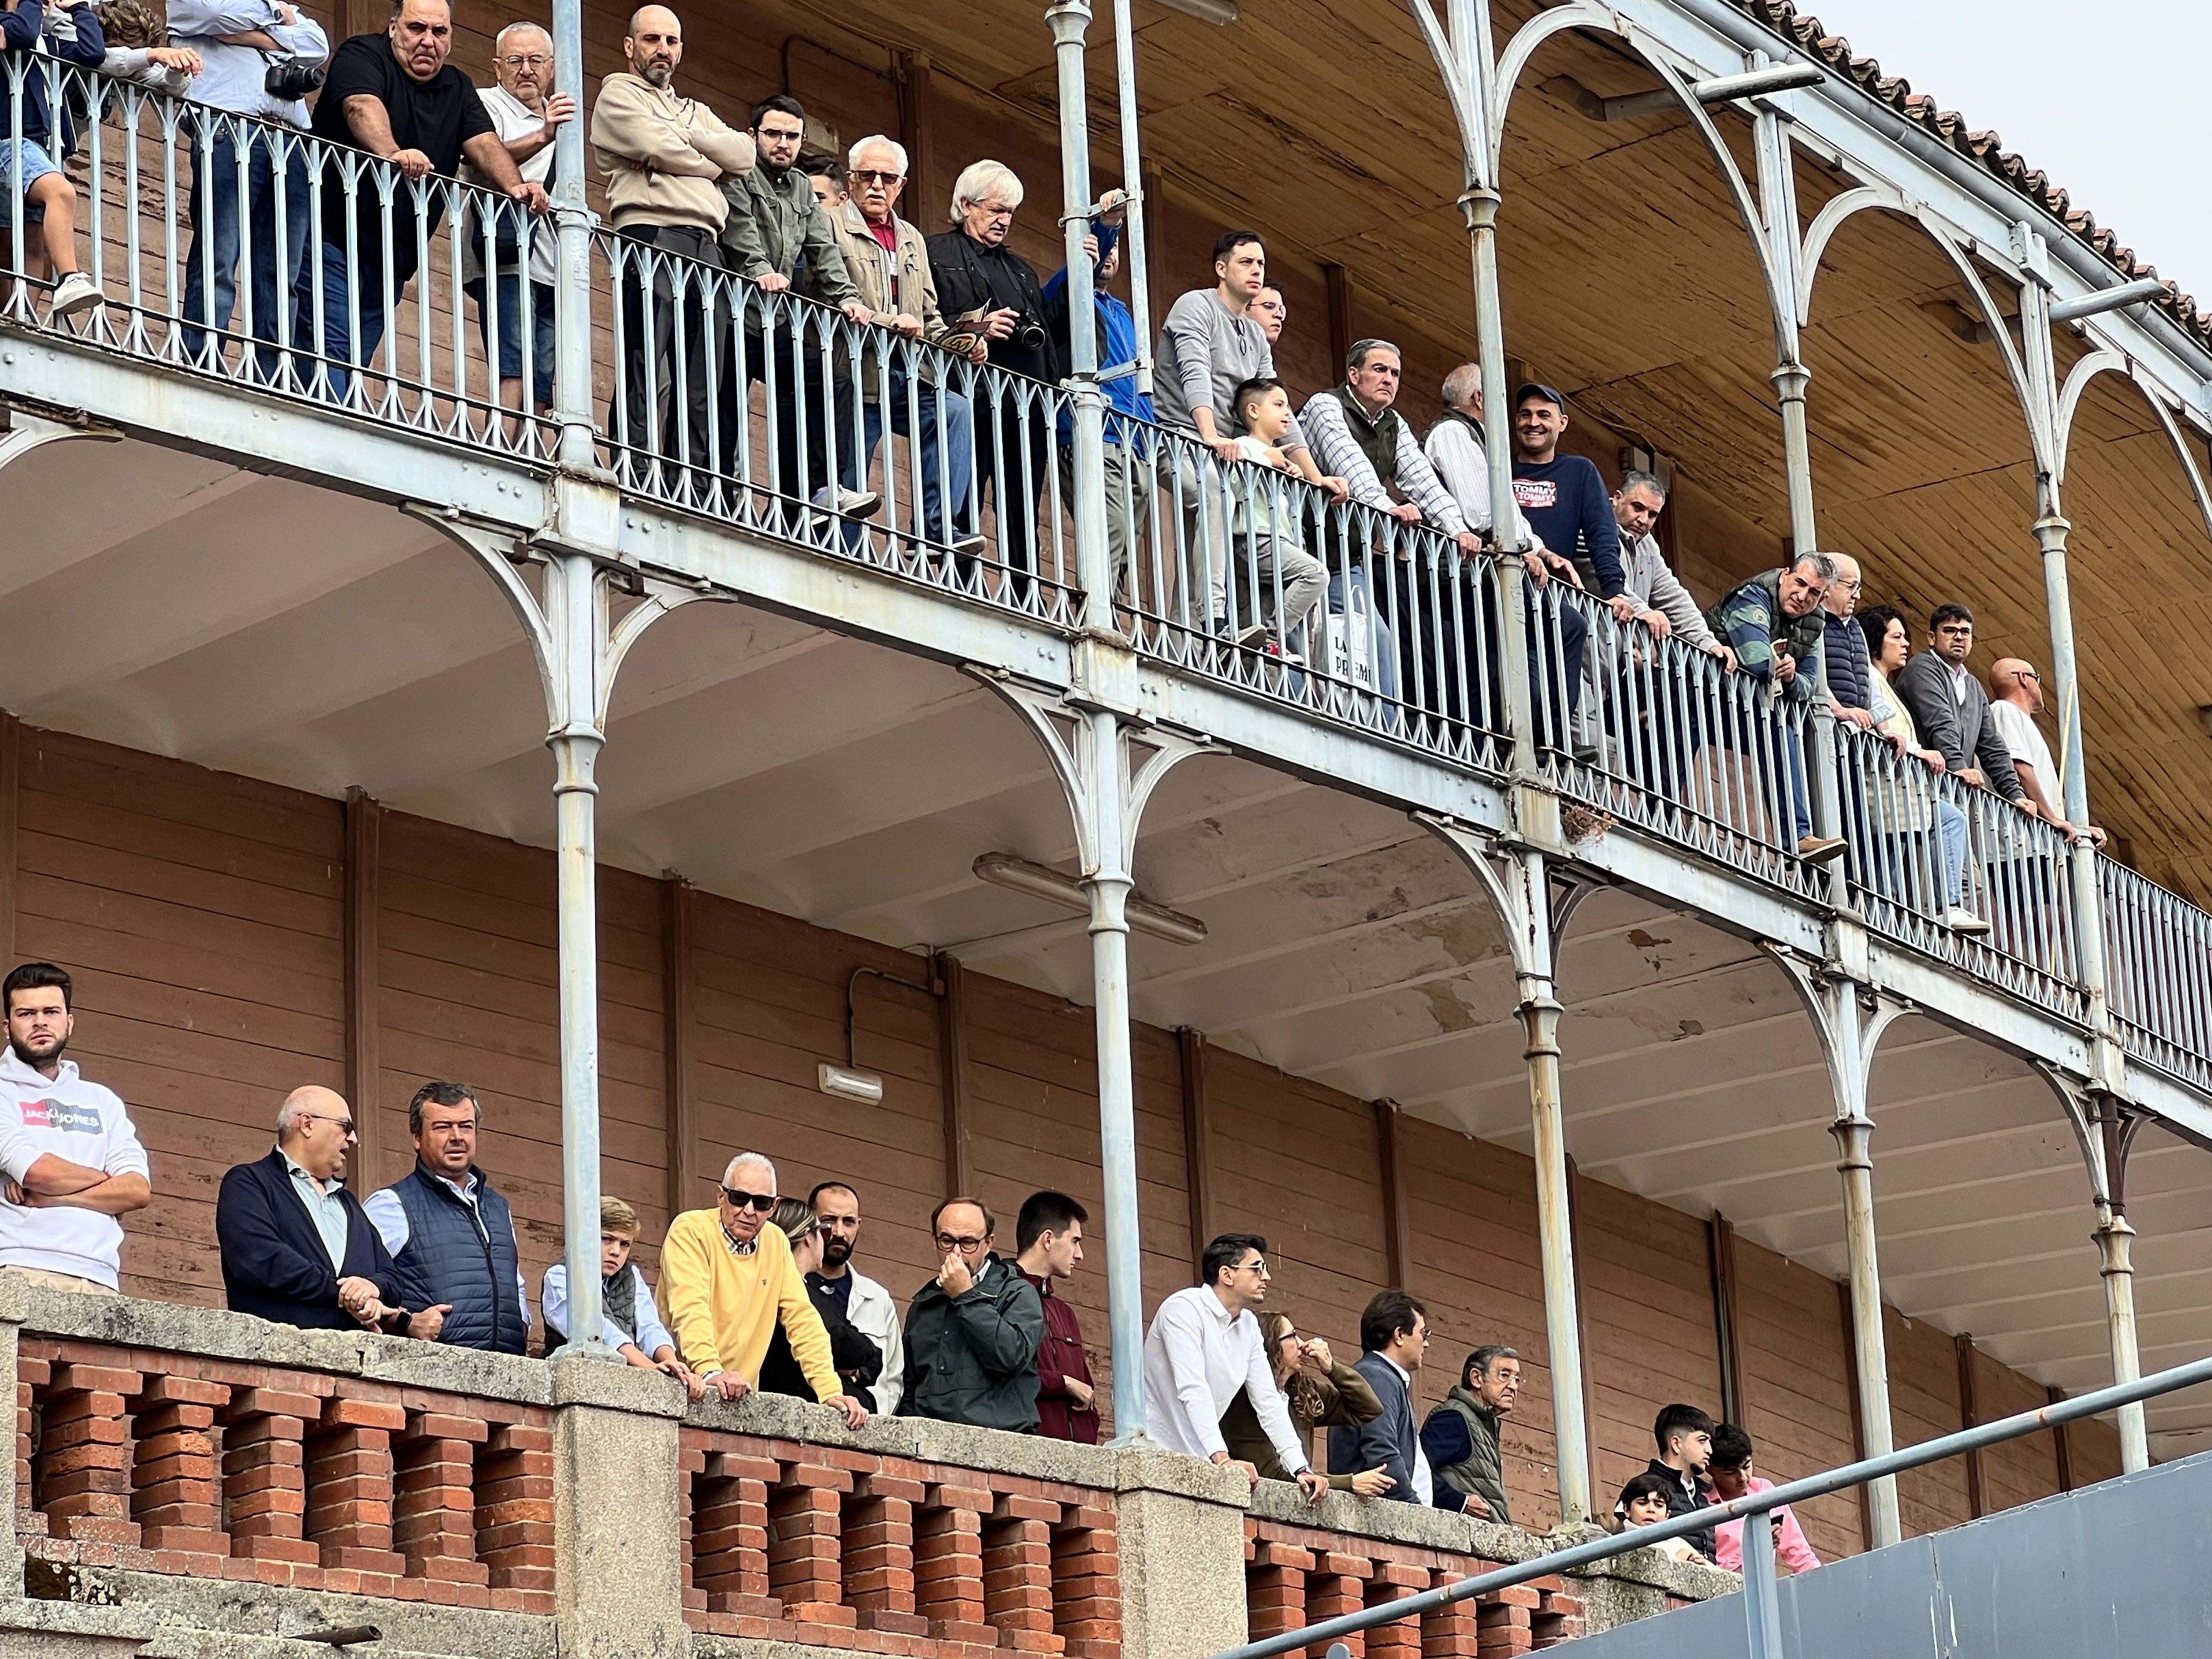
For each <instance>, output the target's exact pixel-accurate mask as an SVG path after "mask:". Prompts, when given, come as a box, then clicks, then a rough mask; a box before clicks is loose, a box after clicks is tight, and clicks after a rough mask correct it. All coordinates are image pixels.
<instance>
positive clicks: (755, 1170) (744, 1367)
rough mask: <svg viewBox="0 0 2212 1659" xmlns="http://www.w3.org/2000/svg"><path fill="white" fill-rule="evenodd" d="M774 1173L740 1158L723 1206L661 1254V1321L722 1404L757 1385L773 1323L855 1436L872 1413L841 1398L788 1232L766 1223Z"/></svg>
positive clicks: (728, 1174)
mask: <svg viewBox="0 0 2212 1659" xmlns="http://www.w3.org/2000/svg"><path fill="white" fill-rule="evenodd" d="M775 1200H776V1194H775V1165H774V1164H770V1163H769V1161H768V1160H767V1159H766V1158H763V1157H761V1156H760V1155H759V1154H758V1153H757V1152H740V1153H738V1156H737V1157H736V1158H732V1159H731V1160H730V1164H729V1167H728V1169H726V1170H724V1171H723V1175H722V1201H721V1203H720V1205H719V1206H716V1207H715V1208H714V1209H711V1210H687V1211H685V1212H684V1213H683V1214H682V1215H679V1216H678V1217H677V1218H676V1219H675V1220H674V1221H672V1222H671V1223H670V1224H669V1227H668V1237H667V1238H666V1240H665V1242H664V1243H662V1245H661V1247H660V1310H661V1316H662V1318H663V1319H664V1320H665V1322H666V1323H667V1326H668V1328H669V1330H670V1331H671V1332H672V1333H673V1334H674V1335H675V1337H676V1346H677V1347H678V1350H679V1351H681V1352H682V1353H683V1356H684V1364H687V1365H689V1366H690V1367H691V1369H692V1370H695V1371H696V1372H697V1373H698V1374H699V1378H700V1381H702V1382H703V1383H706V1384H707V1385H708V1387H709V1388H710V1389H713V1390H714V1391H715V1392H716V1393H718V1394H720V1395H721V1397H722V1398H723V1399H725V1400H738V1399H742V1398H743V1397H744V1395H747V1394H749V1393H750V1392H751V1391H752V1389H754V1388H755V1387H756V1386H757V1384H758V1383H759V1382H760V1369H761V1361H762V1359H763V1358H765V1357H766V1355H767V1353H768V1344H769V1336H770V1335H771V1334H773V1333H774V1332H775V1327H776V1324H777V1322H779V1321H781V1322H782V1325H783V1334H784V1337H785V1340H787V1341H788V1342H789V1343H790V1344H791V1352H792V1354H793V1358H796V1359H797V1360H798V1361H799V1370H801V1371H802V1372H803V1373H805V1377H806V1381H807V1383H808V1384H809V1385H810V1386H811V1388H812V1389H813V1390H814V1392H815V1395H816V1397H817V1398H818V1399H819V1400H820V1401H822V1402H823V1404H824V1405H826V1406H830V1407H836V1409H837V1410H838V1411H839V1412H840V1413H842V1414H843V1416H844V1418H845V1420H846V1422H847V1423H848V1425H851V1426H852V1427H854V1428H858V1427H860V1425H861V1424H862V1423H865V1422H866V1421H867V1416H868V1414H867V1412H866V1408H865V1407H862V1406H861V1405H860V1402H859V1401H855V1400H853V1399H852V1398H850V1397H849V1396H848V1395H846V1393H845V1385H844V1384H843V1383H842V1382H841V1381H839V1379H838V1376H837V1370H836V1366H835V1365H834V1364H832V1363H831V1361H830V1357H829V1332H828V1331H827V1330H826V1329H824V1328H823V1324H822V1316H821V1315H820V1314H818V1313H817V1312H816V1311H815V1309H814V1304H813V1303H812V1302H811V1300H810V1299H809V1298H808V1297H807V1294H806V1283H805V1279H802V1278H801V1277H800V1275H799V1264H798V1263H797V1262H795V1261H793V1260H792V1255H791V1244H790V1242H789V1241H788V1240H787V1239H786V1238H785V1237H784V1236H783V1234H782V1232H781V1231H780V1230H779V1229H777V1228H775V1227H771V1226H769V1225H765V1224H766V1222H767V1220H768V1215H769V1211H771V1210H773V1209H774V1208H775Z"/></svg>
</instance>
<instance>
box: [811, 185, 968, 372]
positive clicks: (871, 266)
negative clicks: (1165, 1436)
mask: <svg viewBox="0 0 2212 1659" xmlns="http://www.w3.org/2000/svg"><path fill="white" fill-rule="evenodd" d="M829 222H830V225H831V227H832V228H834V229H835V230H836V233H837V247H838V250H839V252H842V253H843V254H844V256H845V269H846V270H847V272H848V274H849V275H850V276H852V279H853V286H854V288H856V289H859V290H860V303H861V304H863V305H865V306H866V307H867V308H868V309H869V310H870V311H872V312H874V313H876V323H877V325H878V327H888V325H890V319H892V317H894V316H895V315H896V314H898V313H901V312H903V313H905V314H906V315H908V316H909V317H919V318H921V337H922V338H923V339H925V340H927V342H929V343H931V344H932V345H934V344H936V343H937V342H939V340H942V339H943V338H944V337H945V336H946V335H947V334H950V333H951V326H950V325H947V324H946V322H945V313H943V312H941V311H939V309H938V308H937V279H936V278H935V277H934V276H931V275H930V272H929V249H928V248H927V246H924V244H923V242H922V239H921V231H919V230H917V229H916V228H915V227H914V226H912V225H910V224H908V222H906V221H905V220H903V219H900V218H897V217H896V216H894V217H893V220H892V222H893V223H894V224H896V226H897V227H898V235H897V240H898V252H896V253H895V254H893V255H892V256H891V257H890V262H889V263H890V265H892V266H893V267H895V269H894V270H890V271H886V270H885V260H884V246H883V244H882V243H880V242H878V240H876V239H875V238H874V237H873V236H872V235H870V234H868V220H867V216H866V214H864V213H862V212H861V211H860V204H859V203H858V202H854V201H851V200H848V201H847V202H846V203H845V204H844V205H843V206H842V207H841V208H839V209H838V210H836V212H834V213H832V214H831V215H830V216H829ZM886 276H889V277H890V280H889V281H888V282H887V281H886V280H885V278H886ZM893 361H894V362H898V361H901V360H900V359H897V358H894V359H893ZM921 379H922V380H924V381H925V382H928V383H934V382H935V380H936V379H937V373H936V369H935V368H934V367H933V365H932V364H931V363H930V362H929V354H927V353H924V354H923V356H922V365H921ZM861 384H862V386H864V387H865V388H866V393H865V395H866V398H867V400H868V401H869V402H871V403H873V402H874V401H875V400H876V392H877V385H878V382H877V376H876V370H875V368H874V365H873V363H872V362H871V363H869V364H868V365H867V366H866V368H865V369H864V371H863V374H862V376H861Z"/></svg>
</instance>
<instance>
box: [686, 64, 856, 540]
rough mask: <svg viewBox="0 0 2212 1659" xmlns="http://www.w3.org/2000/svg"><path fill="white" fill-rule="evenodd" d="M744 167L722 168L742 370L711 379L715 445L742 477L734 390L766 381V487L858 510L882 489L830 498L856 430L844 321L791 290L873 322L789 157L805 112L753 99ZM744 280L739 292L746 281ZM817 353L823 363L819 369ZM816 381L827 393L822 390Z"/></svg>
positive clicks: (795, 156) (852, 318)
mask: <svg viewBox="0 0 2212 1659" xmlns="http://www.w3.org/2000/svg"><path fill="white" fill-rule="evenodd" d="M752 139H753V149H754V155H755V156H756V158H757V159H756V161H755V164H754V167H753V169H752V171H751V172H750V173H741V174H736V175H732V174H725V175H724V176H723V178H722V180H721V186H722V194H723V195H724V196H725V197H727V198H728V199H729V204H730V211H729V216H728V217H727V218H726V219H724V220H723V222H722V235H721V245H722V262H723V264H726V265H727V266H728V267H729V268H730V269H731V270H734V271H735V272H737V274H738V281H739V287H738V289H737V297H736V298H735V299H734V301H733V303H735V304H737V305H738V306H739V307H742V312H743V317H744V329H743V330H742V331H740V333H739V334H738V340H739V341H740V342H741V343H740V345H739V350H740V352H741V353H742V355H743V357H744V367H743V369H742V372H741V373H738V374H724V376H723V377H722V397H721V403H722V416H721V419H722V445H723V448H724V449H725V451H726V452H727V462H728V471H731V472H732V473H737V474H738V475H739V476H742V471H741V458H740V455H739V452H740V451H742V450H743V449H744V448H745V447H746V442H745V440H746V427H747V424H748V422H747V420H746V413H745V409H744V403H745V398H744V388H745V386H748V385H750V383H752V382H754V381H757V380H765V381H767V382H768V384H769V410H770V415H769V447H770V449H771V450H772V451H773V453H774V454H775V476H776V488H777V489H779V490H780V491H781V492H782V494H783V495H784V497H785V500H786V502H787V504H788V503H790V502H795V501H800V500H805V499H809V498H812V499H815V500H816V501H817V504H819V505H823V506H828V507H831V509H832V510H833V511H836V512H840V513H848V514H850V515H851V516H853V517H855V518H866V516H867V515H868V514H869V513H872V512H874V511H875V510H876V508H877V507H878V506H880V505H881V504H882V497H881V496H879V495H872V494H871V493H869V492H867V491H866V490H855V489H848V490H846V491H845V492H844V494H843V495H842V498H838V497H836V495H835V486H834V485H831V484H830V483H829V480H830V478H831V477H833V476H834V475H835V474H836V471H837V461H838V459H839V453H838V449H839V446H840V445H841V444H842V446H843V447H846V448H848V449H849V448H851V447H853V446H854V444H855V443H856V442H857V441H858V439H859V434H858V432H857V431H856V430H855V428H854V422H853V418H852V401H853V384H852V371H851V369H850V368H849V367H848V364H849V361H850V358H851V356H852V354H851V352H850V350H849V349H848V347H847V343H846V339H845V336H846V334H847V332H848V331H847V330H846V329H843V328H841V327H838V326H836V320H835V319H833V318H830V317H829V316H828V315H826V314H825V313H822V312H819V311H817V310H816V309H815V308H814V307H811V306H809V305H806V304H805V303H804V301H802V300H801V298H800V297H799V296H801V295H804V296H805V299H808V300H818V301H821V302H822V303H823V305H825V306H835V307H837V309H838V310H840V311H842V312H843V313H845V317H846V319H847V320H848V322H849V323H852V324H854V325H865V324H866V323H868V322H870V321H872V320H873V318H874V313H872V312H871V311H870V310H869V309H868V307H867V306H866V304H865V303H863V302H862V301H861V299H860V290H859V289H856V288H854V286H853V278H852V276H851V274H850V273H849V272H848V270H846V268H845V256H844V254H843V253H842V252H841V251H840V250H839V248H838V246H837V235H836V232H835V231H834V230H832V229H831V228H830V227H829V216H828V215H827V214H825V213H823V210H822V204H821V202H820V201H819V199H817V197H816V196H815V194H814V185H813V184H812V182H811V180H810V179H808V178H807V176H806V171H805V168H803V167H799V165H798V162H799V146H800V145H801V144H803V143H805V139H806V112H805V110H804V109H802V108H801V107H800V106H799V100H797V99H796V98H793V97H791V96H789V95H788V94H783V93H778V94H775V96H773V97H770V98H764V99H763V100H761V101H760V102H759V103H757V104H756V105H754V106H753V125H752ZM748 286H749V287H750V291H748ZM824 362H827V364H828V365H829V374H827V375H826V376H825V375H824V374H823V364H824ZM825 386H826V391H825Z"/></svg>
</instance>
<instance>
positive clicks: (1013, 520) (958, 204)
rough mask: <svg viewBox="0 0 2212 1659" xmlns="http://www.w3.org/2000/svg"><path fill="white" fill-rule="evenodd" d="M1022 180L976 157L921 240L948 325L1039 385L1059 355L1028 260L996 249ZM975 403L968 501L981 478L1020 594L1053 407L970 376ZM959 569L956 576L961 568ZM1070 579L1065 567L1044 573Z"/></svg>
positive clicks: (997, 363) (1052, 379)
mask: <svg viewBox="0 0 2212 1659" xmlns="http://www.w3.org/2000/svg"><path fill="white" fill-rule="evenodd" d="M1021 204H1022V181H1021V180H1020V179H1017V178H1016V177H1015V176H1014V174H1013V172H1012V169H1011V168H1009V167H1006V166H1005V165H1004V164H1003V163H1000V162H998V161H977V162H975V163H973V164H972V165H971V166H969V167H968V168H967V169H966V170H965V171H964V172H963V173H961V175H960V177H959V178H958V179H957V180H956V181H955V182H954V184H953V186H952V222H953V225H954V227H955V228H953V229H951V230H947V231H940V232H939V234H936V235H934V236H933V237H931V238H930V239H929V270H930V274H931V276H933V277H934V278H935V279H936V283H937V302H938V305H939V308H941V309H942V310H943V311H944V313H945V316H946V317H948V318H949V319H951V321H952V326H953V327H954V328H955V329H956V330H957V331H960V332H962V333H968V334H975V335H980V336H981V337H982V339H983V342H984V343H985V345H986V346H987V347H988V349H989V353H990V356H989V362H990V365H991V367H992V368H1000V369H1005V370H1006V371H1008V372H1009V373H1011V374H1023V375H1027V376H1028V377H1029V378H1030V380H1042V381H1043V382H1045V384H1046V385H1048V386H1056V385H1058V384H1059V381H1060V354H1059V353H1058V352H1057V351H1056V350H1055V349H1054V347H1053V342H1052V332H1051V330H1050V329H1049V328H1048V326H1047V325H1046V321H1045V304H1044V291H1043V289H1041V288H1040V287H1039V286H1038V285H1037V275H1036V271H1035V270H1032V269H1030V263H1029V261H1028V260H1026V259H1024V258H1022V257H1021V255H1019V254H1018V253H1016V252H1014V251H1013V250H1012V248H1009V247H1008V246H1006V233H1007V232H1008V231H1010V230H1012V228H1013V224H1014V210H1015V209H1016V208H1018V207H1019V206H1020V205H1021ZM1053 409H1054V404H1053V403H1052V402H1051V401H1049V400H1048V399H1047V398H1044V397H1043V396H1042V394H1040V393H1039V392H1037V389H1036V387H1034V386H1023V385H1022V384H1021V383H1020V382H1018V381H1004V380H1001V381H999V382H998V383H997V384H995V385H994V384H990V383H987V382H986V381H985V380H983V379H981V377H978V379H977V380H976V384H975V506H976V508H977V510H978V511H980V510H981V507H982V503H983V487H984V485H986V484H989V485H990V486H991V489H992V492H993V493H992V497H991V499H992V501H993V504H994V507H995V508H996V510H997V513H998V515H999V556H1000V558H1001V559H1002V560H1004V561H1005V562H1006V570H1007V577H1008V580H1009V581H1010V582H1011V583H1012V597H1013V598H1014V599H1027V598H1028V597H1029V592H1030V580H1029V579H1030V574H1031V573H1032V572H1034V571H1035V570H1036V568H1037V547H1036V521H1037V503H1038V500H1039V498H1040V496H1041V495H1042V492H1043V489H1044V483H1045V477H1046V474H1047V473H1048V471H1050V470H1051V468H1052V450H1051V447H1050V443H1049V439H1050V437H1051V435H1052V429H1053V418H1052V416H1053ZM964 574H965V572H963V575H964ZM1050 574H1054V575H1055V576H1058V577H1060V579H1061V580H1067V581H1070V582H1073V580H1074V572H1073V571H1066V572H1053V573H1050Z"/></svg>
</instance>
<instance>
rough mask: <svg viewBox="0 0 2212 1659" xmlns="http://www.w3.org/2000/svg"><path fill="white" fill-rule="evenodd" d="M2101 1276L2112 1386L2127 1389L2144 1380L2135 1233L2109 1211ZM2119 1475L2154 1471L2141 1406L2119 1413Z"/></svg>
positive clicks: (2101, 1233)
mask: <svg viewBox="0 0 2212 1659" xmlns="http://www.w3.org/2000/svg"><path fill="white" fill-rule="evenodd" d="M2091 1237H2093V1238H2094V1239H2095V1240H2096V1241H2097V1273H2098V1276H2099V1277H2100V1278H2101V1279H2103V1280H2104V1281H2105V1326H2106V1333H2107V1334H2108V1336H2109V1338H2110V1340H2111V1343H2112V1382H2113V1383H2114V1384H2115V1385H2117V1386H2123V1387H2124V1386H2125V1385H2126V1384H2128V1383H2133V1382H2134V1381H2135V1380H2136V1378H2137V1377H2139V1376H2142V1355H2141V1353H2140V1352H2139V1351H2138V1350H2137V1348H2136V1270H2135V1262H2134V1261H2133V1249H2134V1245H2135V1237H2136V1230H2135V1229H2134V1228H2133V1227H2131V1226H2130V1225H2128V1218H2127V1217H2125V1216H2124V1215H2122V1214H2120V1213H2119V1212H2117V1211H2115V1210H2113V1209H2112V1208H2110V1207H2109V1206H2099V1208H2098V1212H2097V1231H2095V1232H2094V1233H2093V1234H2092V1235H2091ZM2119 1431H2120V1471H2121V1473H2122V1474H2134V1473H2135V1472H2136V1470H2137V1469H2147V1468H2149V1467H2150V1436H2149V1433H2148V1430H2147V1428H2146V1426H2145V1425H2144V1422H2143V1408H2142V1404H2141V1402H2140V1401H2138V1402H2136V1403H2135V1404H2133V1405H2129V1406H2124V1407H2121V1408H2120V1414H2119Z"/></svg>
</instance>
